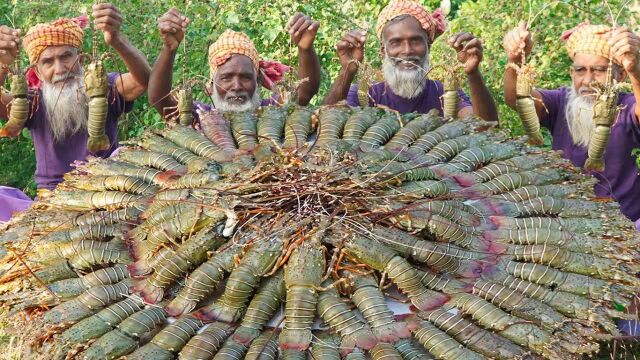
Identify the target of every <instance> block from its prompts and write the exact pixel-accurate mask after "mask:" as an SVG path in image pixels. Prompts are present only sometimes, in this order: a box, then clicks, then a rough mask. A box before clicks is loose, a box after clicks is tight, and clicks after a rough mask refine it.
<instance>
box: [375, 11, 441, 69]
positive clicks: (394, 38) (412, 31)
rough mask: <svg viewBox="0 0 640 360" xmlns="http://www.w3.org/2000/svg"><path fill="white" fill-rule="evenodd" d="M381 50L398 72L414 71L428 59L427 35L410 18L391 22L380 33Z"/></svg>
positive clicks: (415, 21) (401, 18) (418, 23)
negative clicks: (394, 64) (393, 63)
mask: <svg viewBox="0 0 640 360" xmlns="http://www.w3.org/2000/svg"><path fill="white" fill-rule="evenodd" d="M381 50H382V55H383V57H384V56H385V55H386V56H388V57H389V58H390V59H391V60H392V61H394V62H395V63H396V66H397V67H398V68H399V69H400V70H409V69H415V67H416V66H421V64H422V63H424V61H425V59H428V57H429V43H428V38H427V34H426V32H425V31H424V30H423V29H422V27H421V26H420V22H418V20H416V19H415V18H414V17H412V16H404V17H400V18H399V19H398V20H395V19H394V20H391V21H390V22H389V23H388V24H387V25H386V26H385V27H384V29H383V31H382V49H381Z"/></svg>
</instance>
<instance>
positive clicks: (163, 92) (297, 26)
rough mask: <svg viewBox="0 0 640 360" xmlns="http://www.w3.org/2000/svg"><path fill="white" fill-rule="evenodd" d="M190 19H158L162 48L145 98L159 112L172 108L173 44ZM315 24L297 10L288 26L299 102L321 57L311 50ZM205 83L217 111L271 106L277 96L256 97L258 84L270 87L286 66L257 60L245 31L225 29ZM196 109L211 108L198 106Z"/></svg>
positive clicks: (314, 87) (313, 87)
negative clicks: (294, 51)
mask: <svg viewBox="0 0 640 360" xmlns="http://www.w3.org/2000/svg"><path fill="white" fill-rule="evenodd" d="M189 22H190V20H189V18H187V17H186V16H184V15H182V14H180V13H179V12H178V10H176V9H171V10H169V11H167V12H166V13H165V14H164V15H162V17H160V19H158V28H159V29H160V35H161V37H162V40H163V47H162V50H161V51H160V55H159V56H158V60H156V63H155V64H154V66H153V69H152V71H151V78H150V79H149V102H150V103H151V104H152V105H153V106H154V107H155V108H156V109H157V110H158V112H160V113H161V114H162V115H163V116H167V114H168V112H171V110H170V109H175V107H176V104H177V103H176V100H175V99H174V98H173V97H172V96H169V93H170V92H171V87H172V73H173V62H174V60H175V56H176V53H177V50H178V46H179V45H180V43H181V42H182V40H183V39H184V35H185V31H186V28H187V26H188V25H189ZM318 27H319V25H318V22H317V21H313V20H312V19H311V18H310V17H309V16H305V15H304V14H301V13H296V14H295V15H294V16H293V17H292V18H291V19H290V21H289V24H288V26H287V28H288V29H287V30H288V31H289V33H290V35H291V39H292V41H293V43H294V44H296V45H297V46H298V62H299V64H300V69H299V73H298V74H299V77H300V79H306V80H305V81H304V82H302V84H301V85H300V87H298V90H297V99H298V103H299V104H300V105H306V104H308V103H309V101H310V100H311V98H312V97H313V96H314V95H315V94H316V93H317V92H318V88H319V87H320V61H319V59H318V56H317V55H316V53H315V50H314V48H313V42H314V40H315V37H316V33H317V31H318ZM209 69H210V71H209V73H210V75H209V76H210V77H209V79H210V82H209V83H208V84H207V91H209V93H210V94H211V101H212V103H213V107H214V108H216V109H218V110H222V111H248V110H255V109H257V108H258V107H259V106H261V105H262V106H265V105H271V104H274V103H275V101H276V100H277V99H274V98H270V99H264V100H262V99H261V98H260V87H259V85H263V86H265V87H266V88H267V89H271V87H272V86H273V85H274V83H275V82H277V81H279V80H281V79H282V77H283V75H284V72H285V71H287V70H288V67H287V66H285V65H282V64H280V63H277V62H273V61H265V60H261V59H260V56H259V54H258V51H257V49H256V48H255V46H254V44H253V42H252V41H251V39H249V37H248V36H247V35H245V34H244V33H241V32H235V31H233V30H226V31H225V32H224V33H222V35H220V37H219V38H218V39H217V40H216V42H214V43H213V44H211V46H210V47H209ZM198 105H199V107H200V108H204V109H209V108H211V106H208V105H204V104H198Z"/></svg>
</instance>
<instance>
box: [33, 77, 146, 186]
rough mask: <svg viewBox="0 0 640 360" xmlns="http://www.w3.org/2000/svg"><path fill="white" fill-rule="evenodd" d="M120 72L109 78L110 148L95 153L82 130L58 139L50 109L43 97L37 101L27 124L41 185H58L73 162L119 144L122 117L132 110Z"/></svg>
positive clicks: (108, 133)
mask: <svg viewBox="0 0 640 360" xmlns="http://www.w3.org/2000/svg"><path fill="white" fill-rule="evenodd" d="M118 76H119V74H117V73H110V74H109V75H108V79H109V94H108V97H107V99H108V101H109V111H108V113H107V122H106V127H105V130H106V134H107V136H108V137H109V141H110V142H111V147H110V148H109V149H108V150H106V151H99V152H97V153H91V152H89V150H87V139H88V138H89V135H88V134H87V132H86V131H79V132H77V133H76V134H74V135H72V136H69V137H68V138H66V139H65V141H64V142H63V143H56V142H55V141H54V139H53V132H52V131H51V127H50V125H49V121H48V120H47V118H46V116H47V115H46V114H47V110H46V109H45V105H44V102H43V101H39V103H38V104H36V106H35V108H36V111H35V112H31V113H30V114H29V119H28V120H27V124H26V127H27V128H28V129H29V131H30V132H31V138H32V139H33V146H34V148H35V152H36V174H35V180H36V184H37V185H38V189H49V190H52V189H54V188H55V187H56V186H57V185H58V184H59V183H61V182H62V180H63V178H62V177H63V175H64V174H65V173H67V172H69V171H71V170H72V166H71V163H73V162H74V161H76V160H85V159H86V158H87V156H88V155H94V156H99V157H103V158H105V157H108V156H109V155H110V154H111V153H112V152H113V151H114V150H115V149H116V148H117V147H118V118H119V117H120V115H122V114H123V113H125V112H129V111H131V108H132V105H133V103H132V102H126V101H125V100H124V98H123V97H122V95H120V94H119V93H118V92H117V91H116V89H115V86H114V83H115V82H116V81H117V80H118ZM38 91H39V90H38Z"/></svg>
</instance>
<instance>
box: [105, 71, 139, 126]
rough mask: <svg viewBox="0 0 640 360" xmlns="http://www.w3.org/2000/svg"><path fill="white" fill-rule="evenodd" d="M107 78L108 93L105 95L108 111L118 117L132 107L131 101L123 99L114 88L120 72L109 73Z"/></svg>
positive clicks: (119, 78)
mask: <svg viewBox="0 0 640 360" xmlns="http://www.w3.org/2000/svg"><path fill="white" fill-rule="evenodd" d="M107 79H108V81H109V94H108V95H107V99H109V112H111V114H112V115H113V116H115V117H116V118H119V117H120V115H122V114H124V113H128V112H129V111H131V109H133V101H125V100H124V96H122V95H121V94H120V93H119V92H118V90H116V83H117V82H118V81H120V80H121V77H120V73H109V75H107Z"/></svg>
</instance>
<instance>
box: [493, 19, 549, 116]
mask: <svg viewBox="0 0 640 360" xmlns="http://www.w3.org/2000/svg"><path fill="white" fill-rule="evenodd" d="M532 48H533V40H532V38H531V33H530V32H529V30H528V29H527V25H526V23H524V22H521V23H520V25H518V27H516V28H514V29H513V30H511V31H510V32H508V33H507V35H505V37H504V49H505V51H506V52H507V64H510V65H507V68H506V69H505V71H504V81H503V83H504V101H505V103H506V104H507V105H509V107H510V108H512V109H514V110H515V109H516V83H517V81H518V73H517V71H516V69H515V68H516V67H520V66H522V60H523V59H522V54H523V52H524V57H525V59H526V57H528V56H529V54H530V53H531V49H532ZM531 96H533V98H534V99H538V100H539V101H534V103H535V106H536V113H537V114H538V119H540V118H542V117H544V116H546V110H545V108H544V104H543V103H542V95H540V93H539V92H538V91H536V90H535V89H534V90H532V91H531Z"/></svg>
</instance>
